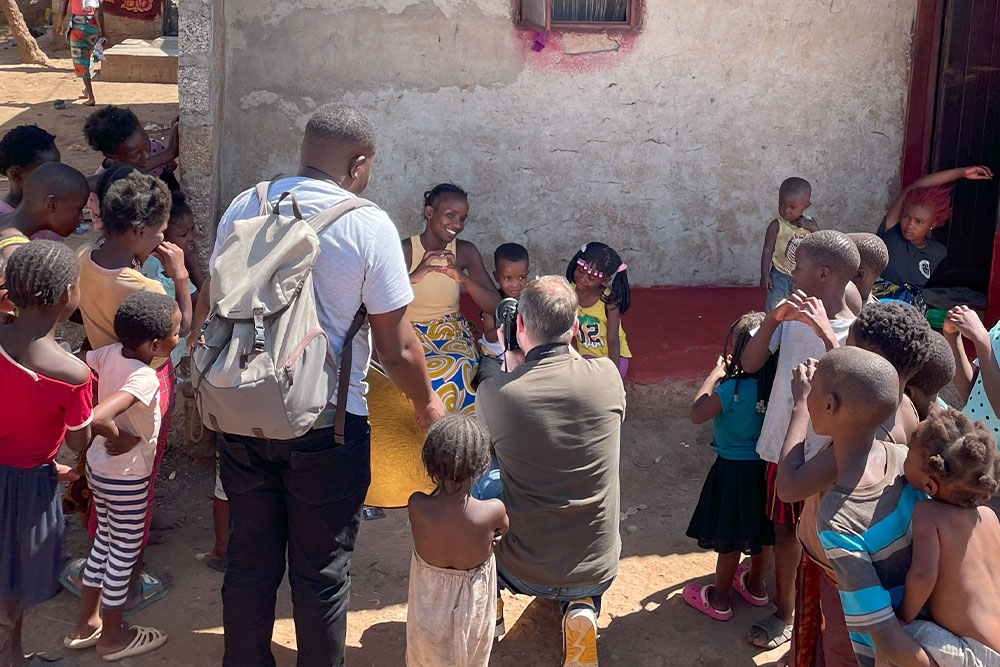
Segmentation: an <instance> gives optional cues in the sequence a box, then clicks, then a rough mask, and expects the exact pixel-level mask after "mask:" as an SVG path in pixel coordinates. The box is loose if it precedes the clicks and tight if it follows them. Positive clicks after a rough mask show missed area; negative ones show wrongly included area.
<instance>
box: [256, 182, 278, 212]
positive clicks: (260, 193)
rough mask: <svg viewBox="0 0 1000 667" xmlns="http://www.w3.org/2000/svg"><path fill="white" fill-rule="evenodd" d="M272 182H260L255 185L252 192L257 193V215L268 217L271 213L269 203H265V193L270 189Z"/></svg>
mask: <svg viewBox="0 0 1000 667" xmlns="http://www.w3.org/2000/svg"><path fill="white" fill-rule="evenodd" d="M273 182H274V181H261V182H260V183H258V184H257V187H255V188H254V190H255V191H256V193H257V201H258V202H260V209H259V210H258V213H257V215H270V213H271V202H269V201H267V192H268V190H270V189H271V183H273Z"/></svg>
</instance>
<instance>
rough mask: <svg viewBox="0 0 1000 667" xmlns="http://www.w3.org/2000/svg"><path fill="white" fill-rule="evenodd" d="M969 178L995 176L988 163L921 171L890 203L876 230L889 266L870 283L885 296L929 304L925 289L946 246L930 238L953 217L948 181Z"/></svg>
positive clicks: (920, 306)
mask: <svg viewBox="0 0 1000 667" xmlns="http://www.w3.org/2000/svg"><path fill="white" fill-rule="evenodd" d="M960 178H967V179H970V180H987V179H991V178H993V172H992V171H990V170H989V168H988V167H959V168H957V169H948V170H945V171H938V172H935V173H933V174H927V175H926V176H921V177H920V178H918V179H917V180H916V181H914V182H913V183H912V184H911V185H910V186H909V187H908V188H906V189H905V190H903V191H902V192H901V193H900V194H899V196H898V197H896V200H895V201H894V202H893V203H892V206H891V207H890V208H889V210H888V212H887V213H886V214H885V218H884V219H883V220H882V224H881V225H880V226H879V228H878V231H877V232H876V234H878V235H879V236H880V237H881V238H882V240H883V241H885V245H886V247H887V248H888V249H889V265H888V266H887V267H886V268H885V270H884V271H883V272H882V276H881V277H880V278H879V279H878V280H877V281H876V282H875V285H874V286H873V287H872V294H873V295H874V296H875V297H877V298H878V299H880V300H882V301H902V302H904V303H908V304H910V305H912V306H914V307H916V308H918V309H920V310H921V311H924V310H926V309H927V304H926V303H925V302H924V296H923V288H924V286H925V285H927V282H928V281H929V280H930V279H931V275H932V274H933V273H934V270H935V269H936V268H937V267H938V265H940V264H941V262H942V261H944V258H945V257H946V256H947V255H948V249H947V248H945V247H944V245H942V244H941V243H938V242H937V241H935V240H934V239H933V238H931V236H930V234H931V230H933V229H934V228H936V227H941V226H943V225H944V224H945V223H946V222H947V221H948V218H950V217H951V189H950V188H948V187H946V186H948V185H949V184H951V183H953V182H955V181H957V180H959V179H960Z"/></svg>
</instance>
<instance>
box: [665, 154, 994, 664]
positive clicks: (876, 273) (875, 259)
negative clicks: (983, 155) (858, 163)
mask: <svg viewBox="0 0 1000 667" xmlns="http://www.w3.org/2000/svg"><path fill="white" fill-rule="evenodd" d="M971 169H975V170H979V169H981V168H971ZM956 172H962V173H963V174H965V175H966V176H967V177H980V176H981V177H987V175H990V176H991V174H989V172H988V170H985V171H975V172H971V175H970V173H969V172H967V170H956ZM936 176H937V175H933V174H932V175H931V179H932V180H933V178H934V177H936ZM952 180H954V179H952ZM912 192H914V191H913V190H912V189H911V190H910V191H909V193H912ZM809 194H810V192H809V187H808V183H806V182H805V181H803V180H802V179H788V180H787V181H785V183H783V184H782V188H781V192H780V194H779V201H780V203H779V209H780V210H779V214H780V217H779V218H778V219H777V220H775V221H774V222H772V223H771V225H770V226H769V228H768V231H767V235H766V240H765V250H764V256H763V257H762V275H761V285H762V287H768V288H769V290H770V293H769V296H768V303H769V305H770V306H771V307H770V308H769V311H768V312H767V313H766V314H765V313H748V314H747V315H744V316H743V317H741V318H740V319H739V320H738V321H737V322H736V323H735V324H733V326H732V328H731V329H730V332H729V334H728V337H727V339H726V343H725V347H724V353H723V356H721V357H720V358H719V360H718V363H717V364H716V366H715V368H714V369H713V370H712V372H711V373H710V374H709V376H708V377H707V378H706V380H705V381H704V383H703V385H702V386H701V388H700V389H699V391H698V393H697V394H696V396H695V399H694V402H693V404H692V407H691V419H692V421H694V422H695V423H702V422H706V421H708V420H709V419H712V420H713V429H712V432H713V442H712V449H713V450H715V452H716V454H717V459H716V461H715V463H714V464H713V465H712V468H711V470H710V471H709V474H708V477H707V478H706V480H705V483H704V486H703V489H702V492H701V496H700V498H699V501H698V504H697V508H696V510H695V512H694V515H693V517H692V519H691V522H690V525H689V527H688V530H687V534H688V536H689V537H692V538H694V539H696V540H697V541H698V544H699V546H701V547H703V548H706V549H714V550H715V551H716V552H718V563H717V567H716V574H715V579H714V581H713V582H712V583H711V584H704V585H703V584H699V583H691V584H688V585H687V586H686V587H685V589H684V591H683V599H684V600H685V602H687V603H688V604H689V605H691V606H692V607H693V608H695V609H696V610H698V611H700V612H702V613H704V614H706V615H707V616H709V617H710V618H712V619H715V620H718V621H727V620H729V619H730V618H732V617H733V614H734V611H733V607H732V606H731V591H732V590H734V589H735V590H736V592H737V593H738V594H739V595H740V597H742V598H743V599H744V600H746V601H747V602H748V603H749V604H750V605H752V606H755V607H764V606H767V605H768V604H770V603H771V602H772V600H771V599H770V598H769V597H768V595H767V594H766V592H765V587H764V579H765V575H766V570H767V563H768V561H769V558H770V554H771V552H772V551H773V554H774V577H775V584H776V586H775V588H776V598H775V599H774V600H773V602H774V604H775V607H776V610H775V612H774V613H773V614H771V615H768V616H766V617H765V618H764V619H763V620H761V621H759V622H757V623H756V624H755V625H754V626H753V628H752V629H751V631H750V633H749V635H748V640H749V641H750V642H751V643H752V644H754V645H756V646H758V647H760V648H766V649H772V648H777V647H779V646H781V645H782V644H785V643H786V642H789V641H790V649H789V651H788V653H787V654H786V655H785V657H784V658H783V659H782V662H783V664H785V665H790V666H791V667H811V666H812V665H826V666H827V667H831V666H833V665H845V666H847V665H850V666H855V665H861V666H864V665H875V664H879V665H882V664H886V665H890V664H891V665H935V664H936V665H939V666H940V667H949V666H951V665H956V666H957V665H977V666H982V665H990V666H993V665H1000V652H998V651H1000V614H998V613H997V612H998V609H997V605H998V600H1000V576H998V575H997V574H996V573H995V572H994V570H995V568H993V567H991V566H992V564H993V562H994V560H995V554H996V553H997V549H998V548H1000V522H998V520H997V515H996V514H995V513H994V511H993V510H992V509H990V508H989V507H987V506H986V504H987V503H988V502H990V500H991V499H992V498H993V496H994V495H995V494H996V492H997V489H998V486H1000V452H998V449H997V441H996V439H995V438H996V437H997V436H996V434H997V433H1000V423H997V418H996V416H995V412H994V407H993V406H1000V367H998V366H997V361H996V356H995V351H994V350H993V345H994V341H995V340H997V339H998V338H1000V327H998V328H996V329H994V330H993V331H992V332H989V333H987V331H986V329H985V328H984V326H983V324H982V321H981V320H980V318H979V316H978V315H977V314H976V313H975V312H974V311H972V310H970V309H969V308H967V307H965V306H958V307H956V308H953V309H951V310H950V311H949V312H948V315H947V318H946V320H945V323H944V327H943V330H942V331H943V334H942V333H937V332H936V331H934V330H932V329H931V327H930V325H929V324H928V323H927V321H926V319H925V318H924V316H923V314H922V312H921V311H920V309H919V306H920V305H921V302H920V301H919V300H917V301H916V302H914V300H912V299H911V300H909V301H906V300H905V299H899V298H896V299H891V300H887V301H878V300H876V299H875V298H873V297H872V293H873V288H875V291H876V292H877V286H878V284H879V281H880V280H882V278H881V276H884V272H885V271H886V268H887V267H888V266H891V265H892V262H893V261H894V260H893V257H894V251H893V250H892V248H890V247H887V245H888V242H887V241H883V238H881V237H880V236H877V235H873V234H850V235H848V234H843V233H841V232H837V231H832V230H818V229H817V228H816V225H815V223H814V222H813V221H812V220H809V219H805V218H804V217H803V211H804V210H805V208H807V207H808V205H809V198H810V197H809ZM907 195H908V193H904V194H903V195H901V197H900V198H899V199H897V201H896V202H895V203H894V204H893V209H892V210H890V213H889V215H888V216H887V218H889V217H895V218H896V219H897V220H898V219H899V218H902V219H903V222H902V223H901V224H903V225H904V229H903V230H902V235H903V238H904V239H905V240H906V242H907V243H910V244H915V238H916V237H915V234H916V232H914V230H913V229H911V228H909V227H906V225H911V224H912V223H911V222H910V220H909V218H910V217H922V216H923V211H922V210H921V209H922V208H923V204H922V203H921V202H924V201H925V200H926V198H927V197H928V195H927V194H926V193H921V192H920V191H919V189H918V190H917V199H916V200H913V199H912V198H911V199H907ZM914 201H916V203H914ZM900 210H902V211H903V213H902V214H900ZM796 216H797V217H796ZM935 216H937V217H936V218H934V217H932V218H926V216H923V217H924V218H925V219H924V223H923V228H922V229H921V230H920V231H921V232H923V233H925V232H926V231H929V229H930V228H931V227H932V226H933V222H934V220H935V219H937V220H941V219H942V218H943V219H947V217H948V211H945V210H943V209H941V208H940V207H939V209H938V210H937V211H936V212H935ZM941 221H942V222H943V220H941ZM885 226H886V225H885V224H883V229H884V227H885ZM920 240H922V241H923V242H924V246H923V248H917V247H916V245H914V251H913V252H908V251H906V248H903V250H904V253H903V258H902V259H901V260H899V263H906V262H911V261H916V262H918V263H919V262H922V261H925V259H926V258H921V255H919V253H917V251H919V250H925V251H926V250H927V248H928V247H929V244H930V243H932V242H931V241H930V240H929V239H926V238H925V237H924V236H921V237H920ZM782 245H783V246H784V248H781V246H782ZM896 252H898V251H896ZM938 261H940V258H939V259H938ZM925 268H926V267H925ZM765 269H766V270H765ZM928 277H929V274H928ZM911 287H913V286H912V285H911ZM785 289H788V290H790V292H789V293H787V294H786V293H784V292H783V291H782V290H785ZM895 295H896V296H899V294H898V292H897V293H896V294H895ZM859 297H860V298H859ZM963 338H964V339H965V340H968V341H969V342H971V343H972V344H973V345H974V346H975V349H976V352H977V356H978V364H979V371H978V377H977V375H976V371H975V369H974V367H973V366H972V364H970V362H969V360H968V358H967V356H966V351H965V346H964V345H963V343H962V339H963ZM952 381H954V382H955V385H956V388H957V389H958V391H959V393H960V394H961V395H962V396H963V398H966V399H968V402H967V404H966V405H965V408H964V414H963V412H962V411H959V410H957V409H955V408H952V407H949V406H947V405H946V404H945V403H944V402H943V401H942V400H941V399H940V398H939V397H938V393H939V392H940V391H941V390H942V389H944V387H946V386H947V385H949V384H950V383H951V382H952ZM991 397H992V398H993V399H994V400H993V401H990V398H991ZM744 554H746V555H749V556H750V558H749V562H748V563H741V562H740V561H741V556H742V555H744Z"/></svg>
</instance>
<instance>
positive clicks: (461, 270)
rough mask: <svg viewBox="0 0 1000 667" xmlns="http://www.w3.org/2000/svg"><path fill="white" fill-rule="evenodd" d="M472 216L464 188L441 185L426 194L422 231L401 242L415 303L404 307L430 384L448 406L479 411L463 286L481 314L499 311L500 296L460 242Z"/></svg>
mask: <svg viewBox="0 0 1000 667" xmlns="http://www.w3.org/2000/svg"><path fill="white" fill-rule="evenodd" d="M468 215H469V198H468V195H467V194H466V193H465V191H464V190H462V188H460V187H458V186H457V185H452V184H451V183H442V184H440V185H437V186H435V187H434V188H432V189H430V190H428V191H427V192H425V193H424V220H425V222H426V227H425V228H424V231H423V232H422V233H420V234H417V235H415V236H411V237H410V238H408V239H404V240H403V256H404V257H406V258H408V261H409V264H410V284H411V285H412V286H413V302H412V303H410V305H409V307H408V308H407V310H406V317H407V319H409V320H410V322H411V324H412V325H413V328H414V330H415V331H416V333H417V338H419V339H420V342H421V344H422V345H423V347H424V359H425V361H426V363H427V371H428V372H429V373H430V376H431V386H432V387H433V388H434V391H436V392H437V394H438V396H440V397H441V400H442V402H443V403H444V407H445V409H447V410H448V412H453V413H456V414H467V415H472V414H473V413H474V412H475V400H476V396H475V392H474V391H473V389H472V379H473V377H474V376H475V374H476V367H477V366H478V364H479V352H478V350H477V348H476V339H475V336H474V335H473V333H472V327H471V325H470V324H469V322H468V321H467V320H466V319H465V318H464V317H463V316H462V314H461V312H460V311H459V295H460V294H461V291H462V289H465V290H466V291H467V292H468V293H469V295H470V296H471V297H472V299H473V300H474V301H475V302H476V305H478V306H479V307H480V308H482V310H483V312H488V313H492V312H494V310H496V306H497V303H498V302H499V296H498V292H497V288H496V286H495V285H494V284H493V281H492V280H490V277H489V275H488V274H487V273H486V267H485V266H484V265H483V258H482V256H481V255H480V254H479V250H477V249H476V246H474V245H473V244H472V243H469V242H468V241H460V240H458V238H457V237H458V235H459V234H461V233H462V230H463V229H465V220H466V218H467V217H468Z"/></svg>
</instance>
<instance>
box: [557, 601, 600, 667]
mask: <svg viewBox="0 0 1000 667" xmlns="http://www.w3.org/2000/svg"><path fill="white" fill-rule="evenodd" d="M562 627H563V667H598V665H597V609H596V608H595V607H594V601H593V600H592V599H591V598H584V599H582V600H574V601H573V602H570V603H569V606H567V607H566V613H565V614H563V624H562Z"/></svg>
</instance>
